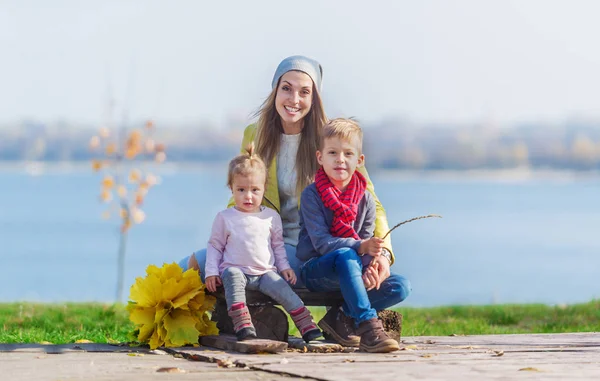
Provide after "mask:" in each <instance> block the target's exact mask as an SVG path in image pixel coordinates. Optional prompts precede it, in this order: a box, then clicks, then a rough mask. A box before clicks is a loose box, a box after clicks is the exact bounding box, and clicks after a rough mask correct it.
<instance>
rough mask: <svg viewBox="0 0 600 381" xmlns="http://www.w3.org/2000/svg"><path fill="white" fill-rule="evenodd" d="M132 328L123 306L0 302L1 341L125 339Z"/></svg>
mask: <svg viewBox="0 0 600 381" xmlns="http://www.w3.org/2000/svg"><path fill="white" fill-rule="evenodd" d="M132 330H133V324H132V323H131V322H130V321H129V314H128V313H127V311H126V310H125V306H124V305H115V306H111V305H104V304H92V303H67V304H31V303H10V304H0V342H1V343H40V342H44V341H47V342H51V343H54V344H62V343H72V342H75V341H76V340H90V341H93V342H95V343H108V342H113V341H118V342H128V341H131V338H130V337H129V332H131V331H132Z"/></svg>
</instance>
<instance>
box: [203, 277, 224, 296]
mask: <svg viewBox="0 0 600 381" xmlns="http://www.w3.org/2000/svg"><path fill="white" fill-rule="evenodd" d="M222 284H223V282H221V277H220V276H217V275H213V276H209V277H206V289H207V290H208V291H210V292H215V291H217V287H218V286H221V285H222Z"/></svg>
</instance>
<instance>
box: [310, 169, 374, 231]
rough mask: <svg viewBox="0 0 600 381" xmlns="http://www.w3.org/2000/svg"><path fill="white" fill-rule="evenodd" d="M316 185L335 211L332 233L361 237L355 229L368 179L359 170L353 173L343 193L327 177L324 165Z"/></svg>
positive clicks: (326, 205)
mask: <svg viewBox="0 0 600 381" xmlns="http://www.w3.org/2000/svg"><path fill="white" fill-rule="evenodd" d="M315 185H316V186H317V191H318V192H319V196H321V200H322V201H323V204H324V205H325V207H326V208H328V209H331V210H332V211H333V223H332V224H331V234H332V235H333V236H334V237H344V238H350V237H352V238H355V239H360V237H359V236H358V234H357V233H356V231H355V230H354V221H355V220H356V214H357V210H358V203H359V202H360V200H361V199H362V198H363V196H364V195H365V190H366V189H367V180H366V179H365V177H364V176H363V175H362V174H360V173H359V172H358V171H355V172H354V174H353V175H352V179H351V180H350V183H349V184H348V186H347V187H346V190H345V191H344V192H343V193H342V191H340V190H339V189H338V188H337V187H336V186H335V185H333V183H332V182H331V180H329V177H327V174H326V173H325V171H324V170H323V167H321V168H319V170H318V171H317V174H316V175H315Z"/></svg>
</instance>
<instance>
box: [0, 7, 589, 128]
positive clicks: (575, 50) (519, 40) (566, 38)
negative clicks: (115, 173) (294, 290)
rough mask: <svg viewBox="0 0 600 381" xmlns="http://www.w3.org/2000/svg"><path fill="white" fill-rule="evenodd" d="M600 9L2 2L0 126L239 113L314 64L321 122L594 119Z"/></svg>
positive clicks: (222, 118)
mask: <svg viewBox="0 0 600 381" xmlns="http://www.w3.org/2000/svg"><path fill="white" fill-rule="evenodd" d="M598 14H600V2H598V1H595V0H589V1H583V0H571V1H551V0H539V1H538V0H514V1H509V0H453V1H446V0H438V1H433V0H420V1H402V0H396V1H391V0H390V1H377V0H371V1H364V0H359V1H355V0H343V1H342V0H340V1H333V0H330V1H326V0H325V1H324V0H321V1H318V0H304V1H300V2H283V1H276V0H269V1H267V0H265V1H261V0H255V1H246V0H239V1H238V0H236V1H233V0H232V1H225V0H223V1H192V0H190V1H177V0H174V1H169V2H166V1H144V0H120V1H119V0H112V1H111V0H103V1H101V0H88V1H83V0H81V1H79V0H71V1H68V0H53V1H45V0H38V1H33V0H0V54H1V59H0V122H14V121H19V120H23V119H34V120H41V121H54V120H69V121H73V122H86V123H102V122H103V121H105V120H106V119H107V118H108V117H109V114H110V113H109V111H108V110H109V108H108V107H107V105H108V104H109V100H110V99H113V100H114V104H115V108H114V109H113V111H114V113H115V114H123V112H125V111H126V112H127V115H128V117H129V118H131V119H135V118H153V119H156V120H158V121H166V122H173V123H197V122H199V121H210V122H212V123H215V124H222V123H227V122H228V121H231V120H232V119H234V120H235V119H239V118H242V119H243V118H247V117H248V115H250V114H251V113H252V112H253V111H255V110H256V109H257V108H258V107H259V105H260V104H261V102H262V101H263V100H264V99H265V98H266V96H267V95H268V93H269V91H270V83H271V78H272V75H273V72H274V71H275V68H276V67H277V64H278V63H279V62H280V61H281V59H283V58H285V57H287V56H290V55H295V54H302V55H307V56H310V57H313V58H315V59H317V60H318V61H319V62H320V63H321V64H322V66H323V70H324V77H323V100H324V103H325V107H326V110H327V114H328V116H330V117H338V116H354V117H356V118H358V119H359V120H363V121H373V122H376V121H379V120H384V119H386V118H398V117H399V118H405V119H409V120H413V121H415V122H418V123H465V122H466V123H469V122H474V121H482V120H488V121H493V122H496V123H499V124H510V123H518V122H525V121H556V120H564V119H566V118H572V117H589V118H597V117H599V116H600V102H599V100H600V99H599V98H600V75H599V73H598V72H599V69H600V49H598V41H597V40H598V36H600V23H598V22H597V16H598Z"/></svg>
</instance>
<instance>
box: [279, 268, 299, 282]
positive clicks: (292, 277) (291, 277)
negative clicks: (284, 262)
mask: <svg viewBox="0 0 600 381" xmlns="http://www.w3.org/2000/svg"><path fill="white" fill-rule="evenodd" d="M281 276H282V277H283V279H285V280H286V281H288V283H289V284H291V285H292V286H293V285H295V284H296V273H295V272H294V270H292V269H286V270H283V271H282V272H281Z"/></svg>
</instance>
